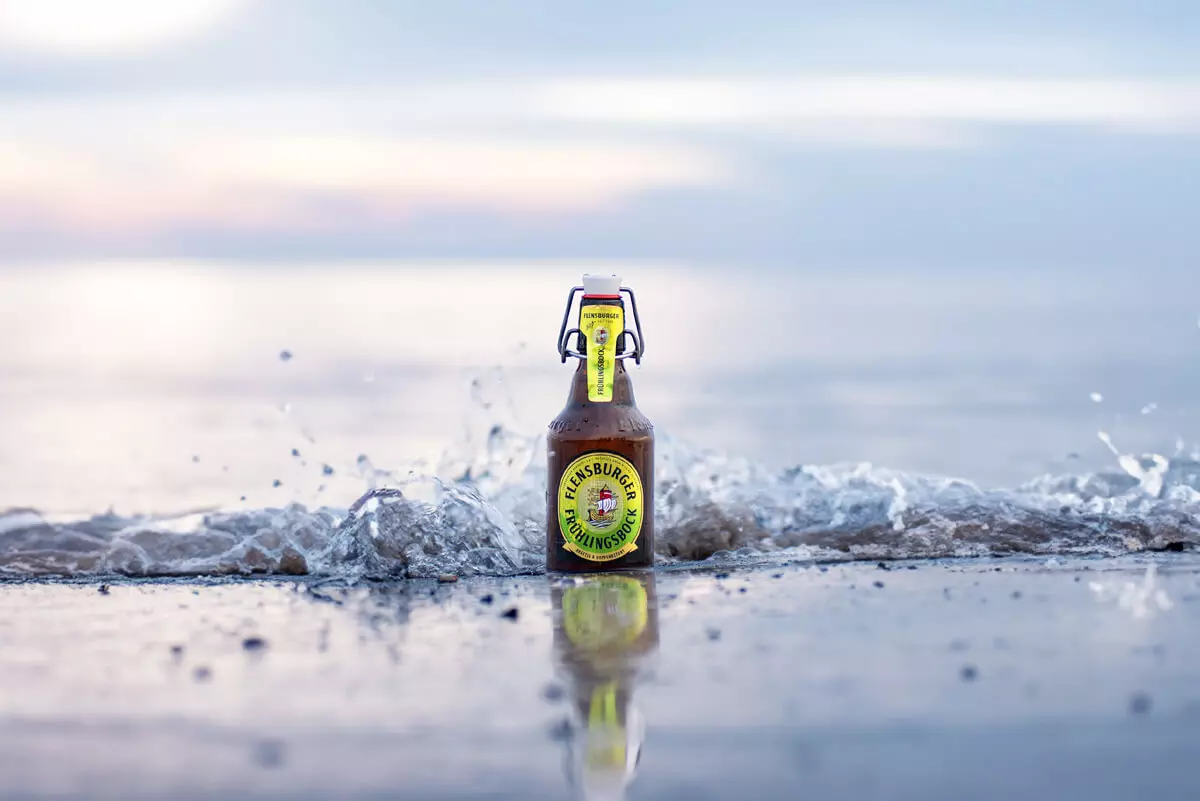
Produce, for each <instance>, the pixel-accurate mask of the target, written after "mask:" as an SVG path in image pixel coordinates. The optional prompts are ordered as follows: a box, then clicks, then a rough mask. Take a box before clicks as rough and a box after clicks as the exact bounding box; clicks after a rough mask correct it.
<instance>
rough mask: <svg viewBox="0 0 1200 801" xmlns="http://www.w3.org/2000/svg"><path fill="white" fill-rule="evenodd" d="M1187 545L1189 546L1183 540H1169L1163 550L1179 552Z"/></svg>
mask: <svg viewBox="0 0 1200 801" xmlns="http://www.w3.org/2000/svg"><path fill="white" fill-rule="evenodd" d="M1186 547H1187V544H1186V543H1184V542H1182V541H1176V542H1168V543H1167V547H1165V548H1163V550H1164V551H1174V552H1176V553H1178V552H1180V551H1182V550H1183V549H1184V548H1186Z"/></svg>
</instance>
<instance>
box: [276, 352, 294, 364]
mask: <svg viewBox="0 0 1200 801" xmlns="http://www.w3.org/2000/svg"><path fill="white" fill-rule="evenodd" d="M291 360H292V352H291V351H290V350H281V351H279V361H281V362H290V361H291Z"/></svg>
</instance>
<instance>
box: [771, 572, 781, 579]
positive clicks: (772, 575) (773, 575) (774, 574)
mask: <svg viewBox="0 0 1200 801" xmlns="http://www.w3.org/2000/svg"><path fill="white" fill-rule="evenodd" d="M771 578H783V574H782V573H772V574H771Z"/></svg>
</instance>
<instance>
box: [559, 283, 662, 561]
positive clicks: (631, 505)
mask: <svg viewBox="0 0 1200 801" xmlns="http://www.w3.org/2000/svg"><path fill="white" fill-rule="evenodd" d="M579 292H582V293H583V297H582V298H581V299H580V301H579V317H578V324H577V325H576V327H574V328H571V329H570V330H568V329H567V323H568V322H569V320H570V316H571V310H572V307H573V306H574V300H575V295H576V294H578V293H579ZM624 296H628V298H629V305H630V310H631V311H632V312H633V321H634V328H635V329H636V331H632V330H629V329H628V328H626V327H625V297H624ZM572 342H573V343H574V348H572V347H571V345H572ZM644 347H645V339H644V338H643V337H642V326H641V320H640V319H639V318H638V313H637V300H636V299H635V298H634V295H633V290H631V289H629V288H628V287H622V286H621V279H620V278H619V277H618V276H615V275H610V276H595V275H585V276H584V277H583V286H577V287H574V288H573V289H572V290H571V292H570V294H568V295H567V309H566V312H565V313H564V314H563V322H562V327H561V328H560V329H559V334H558V353H559V356H560V357H562V360H563V362H566V360H567V357H568V356H573V357H575V358H577V359H578V360H579V366H578V368H577V369H576V370H575V374H574V376H573V377H572V378H571V390H570V392H569V393H568V395H567V405H566V407H565V408H564V409H563V410H562V411H561V412H560V413H559V415H558V417H556V418H554V420H553V421H552V422H551V423H550V432H549V434H548V435H547V438H546V450H547V461H548V471H547V487H546V495H547V504H546V507H547V514H546V569H547V570H549V571H569V572H584V571H607V570H621V569H627V568H645V567H649V566H650V565H652V564H653V562H654V427H653V426H652V425H651V424H650V421H649V420H648V419H646V416H645V415H644V414H642V413H641V411H639V410H638V408H637V404H636V403H635V401H634V398H633V385H632V383H631V382H630V378H629V373H628V372H627V371H626V369H625V362H626V360H627V359H628V358H629V357H632V358H633V360H634V362H636V363H638V364H641V361H642V353H643V350H644Z"/></svg>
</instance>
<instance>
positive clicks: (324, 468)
mask: <svg viewBox="0 0 1200 801" xmlns="http://www.w3.org/2000/svg"><path fill="white" fill-rule="evenodd" d="M321 473H322V474H323V475H326V476H332V475H333V467H332V466H330V465H327V464H325V465H321Z"/></svg>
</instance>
